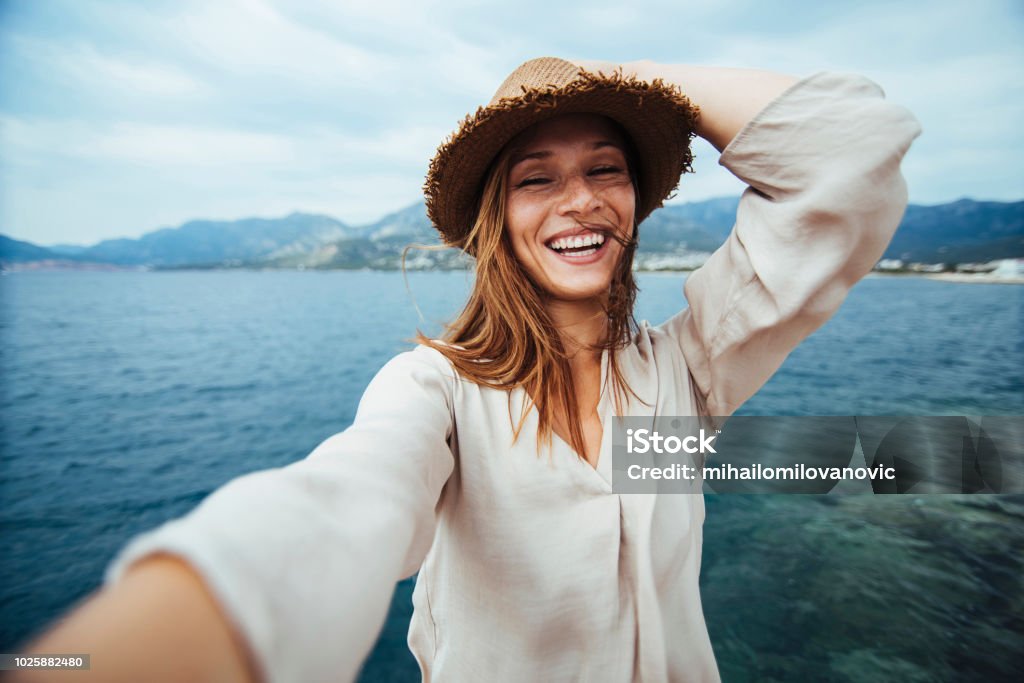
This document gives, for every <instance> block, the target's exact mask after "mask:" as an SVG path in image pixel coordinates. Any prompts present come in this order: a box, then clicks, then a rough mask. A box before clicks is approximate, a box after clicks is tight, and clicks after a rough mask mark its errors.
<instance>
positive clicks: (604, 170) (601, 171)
mask: <svg viewBox="0 0 1024 683" xmlns="http://www.w3.org/2000/svg"><path fill="white" fill-rule="evenodd" d="M617 173H623V170H622V169H621V168H619V167H618V166H598V167H597V168H595V169H593V170H592V171H590V175H613V174H617Z"/></svg>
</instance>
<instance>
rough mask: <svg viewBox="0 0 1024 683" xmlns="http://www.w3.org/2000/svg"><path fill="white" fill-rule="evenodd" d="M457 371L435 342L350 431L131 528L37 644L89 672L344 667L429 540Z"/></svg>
mask: <svg viewBox="0 0 1024 683" xmlns="http://www.w3.org/2000/svg"><path fill="white" fill-rule="evenodd" d="M453 382H454V375H453V372H452V370H451V367H450V365H449V364H448V363H447V361H445V360H444V359H443V357H442V356H441V355H440V354H438V353H437V352H436V351H433V350H428V349H425V348H419V349H417V350H415V351H411V352H408V353H403V354H400V355H399V356H397V357H396V358H394V359H392V360H391V361H390V362H389V363H388V364H387V365H386V366H385V367H384V368H383V369H382V370H381V371H380V372H379V373H378V374H377V376H376V377H375V378H374V380H373V381H372V382H371V383H370V386H369V387H368V388H367V390H366V392H365V393H364V394H363V398H362V400H361V401H360V404H359V410H358V412H357V414H356V419H355V422H354V423H353V425H352V426H351V427H350V428H349V429H347V430H346V431H344V432H341V433H340V434H336V435H334V436H332V437H331V438H329V439H327V440H326V441H324V442H323V443H322V444H320V446H318V447H317V448H316V449H315V450H314V451H313V452H312V453H311V454H310V455H309V456H308V457H307V458H305V459H304V460H301V461H299V462H297V463H293V464H292V465H289V466H287V467H284V468H280V469H271V470H262V471H259V472H253V473H251V474H247V475H244V476H242V477H238V478H236V479H233V480H232V481H230V482H228V483H227V484H225V485H224V486H223V487H221V488H220V489H218V490H217V491H215V492H214V493H213V494H211V495H210V496H209V497H208V498H206V499H205V500H203V502H202V503H201V504H200V505H199V506H198V507H197V508H196V509H195V510H193V511H192V512H191V513H189V514H188V515H187V516H185V517H183V518H181V519H176V520H172V521H170V522H168V523H166V524H165V525H163V526H162V527H159V528H157V529H156V530H154V531H150V532H147V533H145V534H142V535H141V536H138V537H136V538H135V539H133V540H132V541H131V542H130V543H129V544H128V545H127V546H126V547H125V548H124V549H123V550H122V551H121V553H120V554H119V555H118V557H117V558H116V559H115V561H114V562H113V563H112V564H111V566H110V567H108V569H107V573H106V586H107V587H106V588H105V589H104V590H103V591H101V592H100V593H99V594H98V595H97V596H96V597H95V598H94V599H93V600H90V601H89V602H87V603H86V604H85V605H83V606H82V607H81V608H80V609H78V610H77V611H76V612H75V613H73V614H72V616H71V617H70V618H69V619H67V620H66V621H65V622H64V623H63V624H62V625H60V626H58V627H57V628H56V629H55V630H54V631H52V632H51V633H50V634H48V635H46V636H44V637H43V639H42V640H41V641H39V642H38V643H36V644H35V645H33V646H32V648H31V649H32V650H33V651H35V652H43V651H47V652H55V653H56V651H59V652H72V653H85V652H89V653H91V654H92V658H91V662H90V663H91V672H92V675H93V676H94V677H95V678H94V679H92V680H104V681H108V680H110V681H122V680H123V681H143V680H145V681H149V680H155V681H164V680H166V681H182V680H196V681H206V680H209V681H220V680H227V681H242V680H263V681H305V680H349V679H352V678H354V677H355V675H356V674H357V673H358V670H359V666H360V665H361V664H362V661H363V659H364V658H365V656H366V655H367V653H368V652H369V650H370V648H371V647H372V646H373V643H374V640H375V639H376V636H377V633H378V632H379V630H380V626H381V624H382V623H383V621H384V617H385V615H386V613H387V608H388V605H389V603H390V600H391V594H392V592H393V590H394V586H395V583H396V582H397V581H399V580H400V579H402V578H405V577H406V576H410V575H411V574H413V573H414V572H415V571H416V570H417V569H418V568H419V565H420V563H421V561H422V559H423V557H424V556H425V555H426V553H427V551H428V550H429V548H430V544H431V542H432V541H433V535H434V529H435V527H436V516H435V513H436V510H435V508H436V505H437V501H438V498H439V496H440V493H441V490H442V488H443V487H444V485H445V483H446V481H447V480H448V477H449V475H450V474H451V472H452V469H453V467H454V456H453V454H452V451H451V447H450V446H449V443H448V439H449V437H450V435H451V433H452V412H451V411H452V391H453ZM46 673H47V677H46V680H50V678H49V674H50V673H53V672H46ZM69 673H71V674H74V676H75V677H74V680H76V681H78V680H90V679H83V678H82V677H81V674H82V673H83V672H81V671H74V672H69ZM68 678H69V680H70V679H71V678H72V676H68ZM23 680H33V679H30V678H29V679H23ZM36 680H38V679H36ZM55 680H56V679H55Z"/></svg>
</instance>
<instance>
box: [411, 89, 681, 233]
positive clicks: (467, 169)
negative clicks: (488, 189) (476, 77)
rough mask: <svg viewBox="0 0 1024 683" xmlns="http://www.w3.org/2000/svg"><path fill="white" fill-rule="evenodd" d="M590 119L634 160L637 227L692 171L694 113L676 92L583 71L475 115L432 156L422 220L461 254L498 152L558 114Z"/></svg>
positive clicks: (482, 109) (484, 109)
mask: <svg viewBox="0 0 1024 683" xmlns="http://www.w3.org/2000/svg"><path fill="white" fill-rule="evenodd" d="M575 113H590V114H599V115H603V116H607V117H609V118H610V119H612V120H614V121H616V122H617V123H618V124H619V125H621V126H622V128H623V129H624V130H625V131H626V133H627V134H628V135H629V136H630V138H631V139H632V143H633V145H634V147H635V149H636V153H637V156H638V158H637V159H636V165H637V168H636V169H634V172H635V173H636V175H637V184H638V186H639V196H638V197H637V215H636V220H637V223H639V222H640V221H642V220H643V219H644V218H646V217H647V216H648V215H650V213H651V212H652V211H654V210H655V209H656V208H658V207H659V206H661V205H662V202H664V200H665V199H667V198H669V197H670V196H671V195H672V193H673V192H674V190H675V189H676V188H677V187H678V185H679V178H680V176H681V175H682V174H683V173H684V172H689V171H691V170H692V168H691V164H692V161H693V156H692V153H691V151H690V141H691V140H692V138H693V136H694V131H695V129H696V126H697V121H698V118H699V110H698V109H697V108H696V107H694V106H693V105H692V104H690V101H689V100H688V99H687V98H686V97H685V96H684V95H683V94H682V93H680V92H679V90H678V89H676V88H675V87H674V86H670V85H667V84H665V83H663V82H662V81H660V80H655V81H650V82H647V81H640V80H638V79H635V78H631V77H624V76H623V75H622V74H621V73H618V72H616V73H613V74H611V75H605V74H592V73H589V72H586V71H580V73H579V75H578V76H577V78H576V79H575V80H573V81H572V82H571V83H569V84H567V85H564V86H561V87H555V86H548V87H545V88H534V89H524V90H523V93H522V95H520V96H518V97H510V98H504V99H501V100H499V101H498V102H497V103H494V104H491V105H488V106H486V107H481V108H479V109H478V110H477V111H476V113H475V114H472V115H470V116H468V117H466V119H465V120H464V121H463V123H462V124H461V125H460V126H459V128H458V130H457V131H456V132H455V133H454V134H453V135H452V136H451V137H450V138H449V139H448V140H446V141H445V142H444V143H443V144H442V145H441V146H440V147H439V148H438V150H437V154H436V155H435V156H434V159H433V160H432V161H431V163H430V170H429V171H428V173H427V179H426V183H425V184H424V188H423V193H424V195H425V197H426V204H427V216H428V217H429V218H430V220H431V222H433V224H434V227H435V228H437V230H438V231H439V232H440V233H441V236H442V238H443V239H444V241H445V243H446V244H448V245H451V246H456V247H460V248H464V247H465V246H466V245H465V244H464V241H465V237H466V236H467V235H468V234H469V232H470V229H471V228H472V226H473V223H474V222H475V220H476V213H477V211H478V203H479V200H480V193H481V191H482V187H483V183H484V179H485V177H486V174H487V171H488V169H489V168H490V166H491V164H492V163H493V162H494V159H495V158H496V157H497V156H498V154H499V153H500V152H501V150H502V149H503V148H504V147H505V145H507V144H508V143H509V142H510V141H511V140H512V139H513V138H515V137H516V136H517V135H519V134H520V133H522V132H523V131H524V130H526V129H527V128H529V127H530V126H532V125H534V124H537V123H540V122H542V121H546V120H548V119H551V118H554V117H556V116H561V115H562V114H575Z"/></svg>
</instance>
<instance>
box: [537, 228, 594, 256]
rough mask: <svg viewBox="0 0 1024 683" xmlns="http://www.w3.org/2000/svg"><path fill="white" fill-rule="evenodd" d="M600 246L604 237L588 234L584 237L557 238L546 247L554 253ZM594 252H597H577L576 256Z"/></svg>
mask: <svg viewBox="0 0 1024 683" xmlns="http://www.w3.org/2000/svg"><path fill="white" fill-rule="evenodd" d="M602 244H604V235H602V234H600V233H588V234H586V235H577V236H576V237H559V238H558V239H556V240H552V241H551V242H550V243H549V244H548V246H549V247H551V248H552V249H554V250H556V251H562V250H564V249H580V248H582V247H590V246H599V245H602ZM594 251H597V250H596V249H593V250H588V251H586V252H579V253H578V254H577V255H585V254H591V253H593V252H594Z"/></svg>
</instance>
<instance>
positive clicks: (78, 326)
mask: <svg viewBox="0 0 1024 683" xmlns="http://www.w3.org/2000/svg"><path fill="white" fill-rule="evenodd" d="M685 278H686V275H685V274H683V273H657V274H654V273H651V274H640V275H639V284H640V287H641V293H640V296H639V299H638V303H637V317H638V318H639V319H646V320H649V321H650V322H651V323H652V324H657V323H659V322H661V321H663V320H665V319H666V318H668V317H669V316H671V315H672V314H674V313H675V312H677V311H678V310H680V309H681V308H682V307H683V306H684V305H685V299H684V297H683V292H682V285H683V282H684V281H685ZM471 282H472V280H471V275H470V274H468V273H466V272H461V271H458V272H426V273H423V272H416V273H409V274H408V276H407V277H403V275H402V274H401V273H394V272H372V271H353V272H343V271H329V272H319V271H305V272H298V271H245V270H230V271H154V272H137V271H131V272H128V271H126V272H81V271H57V272H17V273H5V274H4V275H3V276H2V277H0V342H2V344H0V354H2V355H0V370H2V375H0V381H2V390H0V405H2V412H0V416H2V417H0V541H2V546H0V547H2V551H0V576H2V583H0V615H2V617H0V652H17V651H18V649H17V648H18V647H19V645H21V644H23V643H24V641H25V639H27V638H30V637H31V636H33V635H34V634H37V633H38V632H39V631H40V629H43V628H45V627H46V626H47V625H48V624H50V623H52V621H53V620H54V619H55V618H57V617H59V616H60V615H62V614H63V613H65V612H66V611H67V610H68V609H69V608H71V607H73V606H74V605H75V604H77V603H78V602H79V601H81V600H82V599H83V598H84V597H86V596H88V595H89V594H90V593H91V592H92V591H94V590H95V589H96V588H97V587H98V586H99V584H100V581H101V577H102V574H103V570H104V568H105V567H106V565H107V564H108V563H109V562H110V560H111V559H112V558H113V556H114V554H115V553H116V552H117V550H118V549H119V548H121V547H122V546H123V545H124V544H125V543H126V542H127V541H128V540H129V539H130V538H132V537H133V536H134V535H135V534H138V533H140V532H142V531H144V530H147V529H151V528H153V527H155V526H157V525H159V524H161V523H162V522H164V521H166V520H169V519H172V518H175V517H178V516H181V515H182V514H184V513H186V512H187V511H189V510H190V509H191V508H193V507H194V506H195V505H196V504H197V503H198V502H199V501H201V500H202V499H203V498H204V497H205V496H207V495H208V494H209V493H211V492H212V491H213V490H215V489H216V488H217V487H219V486H220V485H222V484H224V483H225V482H227V481H229V480H230V479H232V478H234V477H237V476H239V475H241V474H244V473H247V472H251V471H254V470H259V469H265V468H271V467H279V466H282V465H285V464H287V463H290V462H294V461H296V460H299V459H301V458H303V457H304V456H305V455H307V454H308V453H309V452H310V451H311V450H312V449H313V448H314V447H315V446H316V445H317V444H318V443H320V442H321V441H323V440H324V439H325V438H327V437H328V436H330V435H331V434H334V433H336V432H338V431H341V430H343V429H345V428H346V427H347V426H348V425H349V424H350V423H351V421H352V419H353V416H354V414H355V409H356V406H357V403H358V401H359V397H360V395H361V393H362V391H363V389H364V388H365V386H366V385H367V383H368V382H369V381H370V379H371V378H372V377H373V375H374V374H375V372H376V371H377V370H378V369H379V368H380V367H381V366H382V365H383V364H384V363H385V362H386V361H387V360H388V359H389V358H391V357H392V356H393V355H395V354H396V353H398V352H400V351H403V350H406V349H408V348H411V346H412V342H411V341H410V340H411V339H412V337H413V336H414V335H415V334H416V331H417V329H419V330H422V331H423V332H424V333H426V334H431V335H433V334H437V333H438V332H439V331H440V330H441V329H442V328H443V324H444V322H445V321H446V320H450V319H451V318H452V317H453V316H454V314H455V313H457V311H458V310H459V309H460V306H461V304H462V303H463V302H464V300H465V297H466V294H467V292H468V291H469V288H470V286H471ZM741 412H742V413H744V414H749V415H971V416H974V415H1022V414H1024V287H1020V286H1013V285H999V284H964V283H951V282H940V281H935V280H930V279H926V278H922V277H909V276H908V277H882V276H869V277H868V278H866V279H865V280H863V281H861V282H860V283H859V284H858V285H857V286H856V287H855V288H854V289H853V290H852V291H851V293H850V295H849V297H848V299H847V301H846V302H845V304H844V306H843V307H842V309H841V310H840V311H839V313H838V314H837V315H836V316H835V317H834V318H833V319H832V320H830V321H829V322H828V323H827V324H826V325H825V326H824V327H822V328H821V329H820V330H818V331H817V332H816V333H814V334H813V335H812V336H811V337H810V338H808V339H807V340H806V341H805V342H804V343H803V344H802V345H801V346H800V347H799V348H798V349H796V350H795V351H794V352H793V353H792V354H791V356H790V357H789V358H788V359H787V360H786V362H785V364H784V365H783V366H782V368H781V369H780V370H779V371H778V373H777V374H776V375H775V376H774V377H773V378H772V379H771V380H770V381H769V382H768V384H767V385H766V386H765V387H764V388H763V389H762V390H761V391H760V392H759V393H758V394H757V395H756V396H755V397H754V398H752V399H751V400H750V401H749V402H748V403H747V404H746V405H745V406H744V407H743V409H742V411H741ZM1022 577H1024V500H1022V497H1021V496H1012V495H973V496H971V495H898V496H872V495H863V496H861V495H857V496H834V495H827V496H797V495H788V496H784V495H759V496H752V495H735V494H734V495H729V494H720V495H712V494H709V495H708V496H707V520H706V522H705V529H704V556H703V565H702V573H701V592H702V596H703V606H704V612H705V618H706V621H707V624H708V629H709V632H710V634H711V641H712V644H713V646H714V650H715V655H716V658H717V660H718V664H719V667H720V670H721V673H722V676H723V679H724V680H725V681H760V682H764V681H804V680H815V681H844V682H845V681H865V680H871V681H882V680H884V681H888V680H900V681H907V682H913V681H954V680H956V681H962V680H978V681H999V680H1019V679H1018V678H1017V675H1018V674H1019V673H1020V672H1021V671H1024V579H1022ZM411 590H412V581H411V580H406V581H403V582H401V583H399V584H398V585H397V587H396V591H395V595H394V598H393V602H392V605H391V609H390V612H389V614H388V616H387V619H386V622H385V625H384V628H383V631H382V632H381V634H380V638H379V640H378V642H377V645H376V647H375V648H374V650H373V651H372V652H371V653H370V655H369V657H368V659H367V661H366V663H365V665H364V667H363V669H362V673H361V675H360V679H359V680H360V681H363V682H380V681H418V680H419V679H420V678H419V672H418V669H417V667H416V663H415V661H414V660H413V659H412V656H411V655H410V654H409V652H408V649H407V646H406V643H405V638H406V632H407V628H408V620H409V615H410V613H411V609H412V608H411V603H410V595H411ZM593 599H594V600H595V601H599V600H602V599H605V598H604V596H600V595H595V596H593ZM339 618H343V616H342V615H339Z"/></svg>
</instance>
